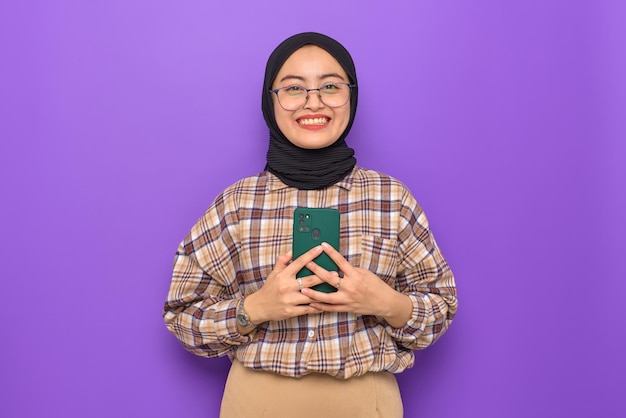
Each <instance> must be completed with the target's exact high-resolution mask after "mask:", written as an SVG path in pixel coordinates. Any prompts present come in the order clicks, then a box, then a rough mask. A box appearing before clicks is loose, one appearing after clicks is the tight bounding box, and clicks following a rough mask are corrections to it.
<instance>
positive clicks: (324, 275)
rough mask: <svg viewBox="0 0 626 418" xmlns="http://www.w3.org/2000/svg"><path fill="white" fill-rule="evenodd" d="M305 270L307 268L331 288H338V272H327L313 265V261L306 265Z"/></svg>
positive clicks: (339, 279)
mask: <svg viewBox="0 0 626 418" xmlns="http://www.w3.org/2000/svg"><path fill="white" fill-rule="evenodd" d="M306 268H308V269H309V270H311V272H312V273H314V274H315V276H316V277H318V278H320V279H321V280H322V281H324V282H326V283H328V284H329V285H331V286H334V287H336V288H337V289H339V286H340V285H341V280H342V279H341V277H340V275H339V273H338V272H336V271H328V270H326V269H325V268H323V267H321V266H319V265H317V264H315V262H314V261H311V262H310V263H309V264H307V265H306Z"/></svg>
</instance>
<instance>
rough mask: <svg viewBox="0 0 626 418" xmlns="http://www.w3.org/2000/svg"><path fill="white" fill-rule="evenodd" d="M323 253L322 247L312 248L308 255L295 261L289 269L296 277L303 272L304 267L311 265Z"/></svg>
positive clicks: (305, 254)
mask: <svg viewBox="0 0 626 418" xmlns="http://www.w3.org/2000/svg"><path fill="white" fill-rule="evenodd" d="M321 253H322V247H321V246H320V245H317V246H315V247H313V248H311V249H310V250H309V251H307V252H306V253H304V254H302V255H301V256H300V257H298V258H296V259H295V260H293V261H292V262H291V264H289V266H288V267H287V268H288V269H289V270H290V272H292V273H293V275H294V276H295V275H296V273H297V272H299V271H300V270H302V269H303V268H304V266H306V265H307V263H309V262H310V261H313V259H315V258H316V257H317V256H318V255H320V254H321Z"/></svg>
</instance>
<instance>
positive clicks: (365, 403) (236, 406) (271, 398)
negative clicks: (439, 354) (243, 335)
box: [220, 360, 403, 418]
mask: <svg viewBox="0 0 626 418" xmlns="http://www.w3.org/2000/svg"><path fill="white" fill-rule="evenodd" d="M402 416H403V410H402V399H401V397H400V390H399V389H398V383H397V382H396V378H395V376H394V375H393V374H392V373H388V372H381V373H367V374H365V375H363V376H359V377H353V378H351V379H347V380H342V379H335V378H334V377H331V376H329V375H324V374H309V375H306V376H304V377H303V378H301V379H295V378H291V377H286V376H280V375H277V374H274V373H268V372H262V371H256V370H252V369H248V368H246V367H243V366H242V365H241V363H239V362H238V361H237V360H234V361H233V364H232V366H231V368H230V372H229V374H228V379H227V380H226V388H225V389H224V397H223V398H222V409H221V412H220V418H256V417H259V418H261V417H263V418H309V417H315V418H334V417H337V418H339V417H340V418H351V417H355V418H402Z"/></svg>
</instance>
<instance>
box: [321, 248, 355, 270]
mask: <svg viewBox="0 0 626 418" xmlns="http://www.w3.org/2000/svg"><path fill="white" fill-rule="evenodd" d="M321 247H322V249H323V251H324V252H325V253H326V254H328V256H329V257H330V259H331V260H333V261H334V262H335V264H337V267H338V268H339V271H343V272H344V273H345V272H348V271H349V270H351V269H352V265H351V264H350V263H349V262H348V260H346V259H345V258H344V256H343V255H341V253H340V252H339V251H337V250H335V249H334V248H333V247H332V245H330V244H329V243H327V242H323V243H322V245H321Z"/></svg>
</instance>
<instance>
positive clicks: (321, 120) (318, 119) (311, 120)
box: [297, 116, 330, 127]
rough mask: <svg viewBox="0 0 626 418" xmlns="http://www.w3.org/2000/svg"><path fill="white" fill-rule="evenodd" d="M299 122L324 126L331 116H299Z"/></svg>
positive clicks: (305, 124) (303, 124)
mask: <svg viewBox="0 0 626 418" xmlns="http://www.w3.org/2000/svg"><path fill="white" fill-rule="evenodd" d="M297 122H298V124H299V125H300V126H311V127H314V126H315V127H322V126H325V125H327V124H328V122H330V118H329V117H327V116H315V117H310V116H309V117H302V118H298V119H297Z"/></svg>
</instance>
